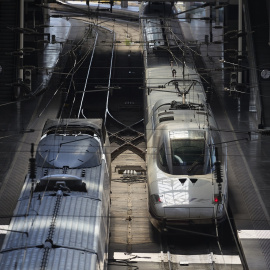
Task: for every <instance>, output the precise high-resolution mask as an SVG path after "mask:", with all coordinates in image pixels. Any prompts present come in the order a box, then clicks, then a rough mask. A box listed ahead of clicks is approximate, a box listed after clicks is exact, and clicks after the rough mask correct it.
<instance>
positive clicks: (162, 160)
mask: <svg viewBox="0 0 270 270" xmlns="http://www.w3.org/2000/svg"><path fill="white" fill-rule="evenodd" d="M159 162H160V164H161V165H162V166H167V159H166V152H165V147H164V144H162V145H161V147H160V149H159Z"/></svg>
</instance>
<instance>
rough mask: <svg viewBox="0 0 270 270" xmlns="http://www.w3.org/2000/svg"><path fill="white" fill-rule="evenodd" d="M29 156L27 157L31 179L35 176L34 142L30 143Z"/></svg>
mask: <svg viewBox="0 0 270 270" xmlns="http://www.w3.org/2000/svg"><path fill="white" fill-rule="evenodd" d="M31 156H32V157H31V158H29V175H30V178H31V179H34V178H36V159H35V158H34V157H33V156H34V144H33V143H32V144H31Z"/></svg>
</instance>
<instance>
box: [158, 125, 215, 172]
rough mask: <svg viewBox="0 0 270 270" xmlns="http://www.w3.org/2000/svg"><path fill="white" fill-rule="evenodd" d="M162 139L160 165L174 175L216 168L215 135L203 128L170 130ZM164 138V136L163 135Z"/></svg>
mask: <svg viewBox="0 0 270 270" xmlns="http://www.w3.org/2000/svg"><path fill="white" fill-rule="evenodd" d="M168 135H169V136H168V137H167V136H164V137H163V139H161V141H160V146H159V151H158V160H157V161H158V162H157V163H158V166H159V168H160V169H161V170H162V171H164V172H167V173H170V174H173V175H196V174H197V175H203V174H208V173H210V172H211V171H212V170H213V169H214V163H215V161H216V153H215V145H214V140H213V139H214V137H216V136H215V135H216V134H215V132H213V133H212V134H211V135H212V136H210V137H209V136H206V132H205V131H202V130H192V131H190V130H189V131H170V132H169V134H168ZM161 138H162V137H161Z"/></svg>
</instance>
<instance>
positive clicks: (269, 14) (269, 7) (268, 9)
mask: <svg viewBox="0 0 270 270" xmlns="http://www.w3.org/2000/svg"><path fill="white" fill-rule="evenodd" d="M266 5H267V11H268V22H269V24H268V29H269V37H268V45H269V46H270V2H269V1H266Z"/></svg>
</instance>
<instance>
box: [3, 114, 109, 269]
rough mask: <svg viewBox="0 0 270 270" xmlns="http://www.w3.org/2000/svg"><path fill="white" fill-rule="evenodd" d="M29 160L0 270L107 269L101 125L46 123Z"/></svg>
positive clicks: (92, 121) (104, 157)
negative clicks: (34, 155)
mask: <svg viewBox="0 0 270 270" xmlns="http://www.w3.org/2000/svg"><path fill="white" fill-rule="evenodd" d="M30 161H31V165H30V166H31V167H32V168H31V170H30V174H29V175H27V177H26V181H25V184H24V186H23V189H22V192H21V196H20V198H19V200H18V203H17V207H16V209H15V211H14V217H13V218H12V220H11V223H10V226H9V228H8V229H9V231H8V232H7V235H6V237H5V241H4V244H3V247H2V250H1V253H0V256H1V260H0V269H10V270H12V269H14V270H15V269H21V270H23V269H25V270H34V269H44V270H45V269H63V270H68V269H70V270H73V269H87V270H90V269H95V270H101V269H107V262H108V243H109V224H110V218H109V212H110V146H109V140H108V136H107V133H106V130H105V128H104V126H103V121H102V120H101V119H89V120H82V119H63V120H48V121H47V122H46V124H45V126H44V129H43V132H42V137H41V139H40V142H39V144H38V148H37V151H36V160H35V159H34V157H32V158H31V160H30ZM35 163H36V166H35ZM35 168H36V171H35Z"/></svg>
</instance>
